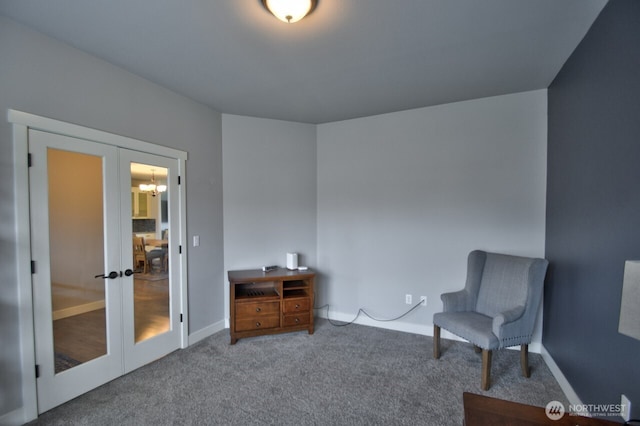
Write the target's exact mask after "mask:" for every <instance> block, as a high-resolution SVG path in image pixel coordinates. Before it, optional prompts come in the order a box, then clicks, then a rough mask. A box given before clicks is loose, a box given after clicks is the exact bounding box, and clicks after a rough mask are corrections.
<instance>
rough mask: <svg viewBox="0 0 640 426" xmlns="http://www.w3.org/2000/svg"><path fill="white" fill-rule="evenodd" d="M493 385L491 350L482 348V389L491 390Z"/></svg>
mask: <svg viewBox="0 0 640 426" xmlns="http://www.w3.org/2000/svg"><path fill="white" fill-rule="evenodd" d="M490 385H491V351H490V350H488V349H483V350H482V390H489V386H490Z"/></svg>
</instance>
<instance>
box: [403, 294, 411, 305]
mask: <svg viewBox="0 0 640 426" xmlns="http://www.w3.org/2000/svg"><path fill="white" fill-rule="evenodd" d="M411 299H412V297H411V295H410V294H405V295H404V303H406V304H407V305H410V304H411V303H412V302H411Z"/></svg>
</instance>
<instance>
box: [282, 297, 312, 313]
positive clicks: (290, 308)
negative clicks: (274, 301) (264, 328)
mask: <svg viewBox="0 0 640 426" xmlns="http://www.w3.org/2000/svg"><path fill="white" fill-rule="evenodd" d="M310 308H311V303H310V300H309V298H308V297H303V298H299V299H285V300H284V306H283V309H282V312H284V313H285V314H289V313H293V312H308V311H309V309H310Z"/></svg>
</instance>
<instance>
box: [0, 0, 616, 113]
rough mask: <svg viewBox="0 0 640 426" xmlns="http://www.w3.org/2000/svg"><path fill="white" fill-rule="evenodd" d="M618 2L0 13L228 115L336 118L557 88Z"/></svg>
mask: <svg viewBox="0 0 640 426" xmlns="http://www.w3.org/2000/svg"><path fill="white" fill-rule="evenodd" d="M606 1H607V0H319V1H318V7H317V9H316V10H315V11H314V12H313V13H312V14H311V15H310V16H308V17H307V18H305V19H304V20H302V21H300V22H298V23H296V24H285V23H282V22H280V21H278V20H277V19H276V18H274V17H273V16H272V15H270V14H269V13H268V12H267V11H266V10H265V9H264V8H263V7H262V3H261V0H0V14H2V15H5V16H8V17H10V18H12V19H14V20H16V21H18V22H21V23H23V24H25V25H27V26H30V27H32V28H34V29H36V30H38V31H40V32H42V33H44V34H47V35H49V36H51V37H53V38H56V39H59V40H61V41H63V42H65V43H67V44H70V45H73V46H75V47H77V48H79V49H81V50H84V51H86V52H89V53H91V54H93V55H96V56H98V57H100V58H103V59H104V60H106V61H108V62H111V63H113V64H116V65H119V66H121V67H122V68H125V69H127V70H129V71H131V72H132V73H135V74H137V75H139V76H142V77H144V78H146V79H149V80H151V81H154V82H156V83H158V84H160V85H162V86H165V87H167V88H170V89H172V90H174V91H176V92H179V93H182V94H184V95H186V96H188V97H190V98H192V99H195V100H197V101H200V102H202V103H204V104H207V105H209V106H211V107H212V108H214V109H216V110H217V111H220V112H223V113H230V114H240V115H247V116H257V117H264V118H274V119H282V120H290V121H300V122H307V123H324V122H331V121H338V120H343V119H349V118H355V117H363V116H369V115H375V114H380V113H387V112H392V111H400V110H405V109H411V108H417V107H423V106H429V105H437V104H443V103H448V102H455V101H460V100H466V99H474V98H481V97H487V96H495V95H501V94H505V93H514V92H522V91H528V90H535V89H542V88H546V87H548V86H549V84H550V83H551V82H552V80H553V78H554V77H555V75H556V74H557V72H558V71H559V70H560V68H561V67H562V65H563V64H564V62H565V61H566V59H567V58H568V57H569V55H570V54H571V52H572V51H573V50H574V49H575V47H576V46H577V44H578V43H579V42H580V40H582V38H583V37H584V35H585V33H586V32H587V30H588V29H589V27H590V26H591V24H592V23H593V21H594V20H595V18H596V17H597V15H598V14H599V13H600V11H601V10H602V8H603V7H604V5H605V4H606Z"/></svg>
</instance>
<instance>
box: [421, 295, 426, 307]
mask: <svg viewBox="0 0 640 426" xmlns="http://www.w3.org/2000/svg"><path fill="white" fill-rule="evenodd" d="M420 304H421V305H422V306H427V296H420Z"/></svg>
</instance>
